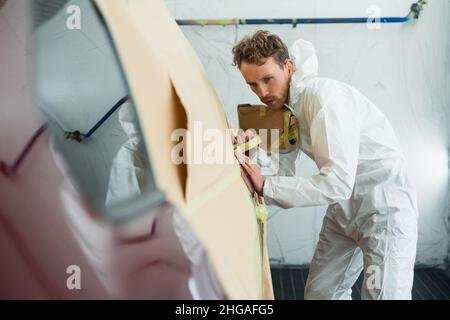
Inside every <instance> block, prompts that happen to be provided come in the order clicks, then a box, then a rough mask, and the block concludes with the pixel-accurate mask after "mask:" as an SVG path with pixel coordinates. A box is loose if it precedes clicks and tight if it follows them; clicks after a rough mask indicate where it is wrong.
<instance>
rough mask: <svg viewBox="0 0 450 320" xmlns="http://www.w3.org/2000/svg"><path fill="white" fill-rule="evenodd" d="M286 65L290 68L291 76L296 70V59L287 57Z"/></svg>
mask: <svg viewBox="0 0 450 320" xmlns="http://www.w3.org/2000/svg"><path fill="white" fill-rule="evenodd" d="M285 66H286V68H287V70H288V73H289V76H292V74H293V73H294V72H295V63H294V61H292V59H286V62H285Z"/></svg>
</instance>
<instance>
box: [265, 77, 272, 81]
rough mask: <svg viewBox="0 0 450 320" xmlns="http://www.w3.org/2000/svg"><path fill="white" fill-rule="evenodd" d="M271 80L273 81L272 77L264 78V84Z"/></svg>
mask: <svg viewBox="0 0 450 320" xmlns="http://www.w3.org/2000/svg"><path fill="white" fill-rule="evenodd" d="M270 80H272V77H268V78H264V82H269V81H270Z"/></svg>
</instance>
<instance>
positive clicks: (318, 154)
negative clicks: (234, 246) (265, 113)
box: [256, 39, 418, 299]
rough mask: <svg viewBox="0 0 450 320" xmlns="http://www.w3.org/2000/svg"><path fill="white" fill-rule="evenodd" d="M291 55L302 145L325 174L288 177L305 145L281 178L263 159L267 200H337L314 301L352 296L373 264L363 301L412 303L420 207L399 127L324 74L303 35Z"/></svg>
mask: <svg viewBox="0 0 450 320" xmlns="http://www.w3.org/2000/svg"><path fill="white" fill-rule="evenodd" d="M291 57H292V58H293V60H294V62H295V65H296V71H295V73H294V74H293V77H292V81H291V84H290V94H289V96H290V102H289V105H287V107H288V108H289V109H291V111H292V112H293V113H294V114H295V115H296V117H297V120H298V124H299V132H300V143H299V148H300V149H301V151H303V152H304V153H305V154H307V155H308V156H309V157H310V158H311V159H312V160H314V161H315V163H316V164H317V167H318V168H319V174H317V175H314V176H312V177H310V178H308V179H307V178H302V177H298V176H289V175H292V174H294V173H295V158H296V157H297V156H298V154H299V150H298V148H297V149H294V150H293V151H292V152H290V153H289V154H288V155H281V159H282V160H283V157H284V159H286V158H288V161H280V171H278V173H277V175H276V176H271V175H269V176H267V175H266V174H270V171H271V170H270V167H271V164H270V161H267V156H266V159H263V157H262V153H261V152H258V153H257V154H259V156H258V157H257V158H256V161H257V163H258V164H259V165H260V166H261V167H262V171H261V172H262V173H263V174H264V175H266V180H265V184H264V190H263V192H264V197H265V200H266V203H267V204H270V205H277V206H279V207H281V208H292V207H306V206H317V205H329V207H328V210H327V213H326V215H325V217H324V220H323V226H322V230H321V233H320V239H319V242H318V244H317V247H316V251H315V254H314V258H313V260H312V263H311V266H310V271H309V276H308V280H307V283H306V288H305V298H306V299H351V288H352V286H353V284H354V283H355V281H356V280H357V278H358V276H359V274H360V272H361V271H362V269H363V266H364V283H363V288H362V298H363V299H411V290H412V284H413V274H414V262H415V255H416V243H417V215H418V211H417V204H416V193H415V189H414V187H413V185H412V183H411V181H410V180H409V177H408V174H407V171H406V162H405V159H404V157H403V155H402V152H401V151H400V147H399V143H398V141H397V138H396V136H395V134H394V131H393V129H392V127H391V125H390V123H389V121H388V120H387V119H386V117H385V116H384V115H383V114H382V113H381V112H380V111H379V110H378V108H377V107H376V106H375V105H374V104H373V103H372V102H370V101H369V100H368V99H367V98H366V97H365V96H364V95H362V94H361V93H360V92H358V91H357V90H356V89H354V88H352V87H350V86H349V85H346V84H344V83H342V82H339V81H335V80H331V79H324V78H318V77H317V72H318V62H317V57H316V54H315V49H314V47H313V45H312V44H311V43H309V42H307V41H304V40H301V39H300V40H297V41H296V42H295V43H294V45H293V47H292V49H291ZM289 158H290V159H289ZM272 167H273V165H272ZM280 172H281V173H280ZM272 174H273V172H272ZM286 175H287V176H286Z"/></svg>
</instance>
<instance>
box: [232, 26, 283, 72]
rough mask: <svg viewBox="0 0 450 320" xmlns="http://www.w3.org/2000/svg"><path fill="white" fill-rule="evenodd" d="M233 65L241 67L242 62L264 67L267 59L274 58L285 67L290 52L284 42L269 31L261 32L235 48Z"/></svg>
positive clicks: (239, 43) (247, 38)
mask: <svg viewBox="0 0 450 320" xmlns="http://www.w3.org/2000/svg"><path fill="white" fill-rule="evenodd" d="M232 52H233V65H234V66H237V67H238V68H240V67H241V63H242V62H246V63H254V64H257V65H259V66H260V65H263V64H264V63H265V61H266V59H267V58H269V57H273V58H274V59H275V61H276V63H277V64H278V65H279V66H280V67H283V64H284V62H285V61H286V59H289V51H288V48H287V47H286V45H285V44H284V42H283V40H281V38H280V37H279V36H277V35H275V34H272V33H270V32H269V31H263V30H259V31H257V32H255V34H253V35H252V36H246V37H245V38H243V39H242V40H241V41H239V42H238V43H237V44H236V45H235V46H234V47H233V51H232Z"/></svg>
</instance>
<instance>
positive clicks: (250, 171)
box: [234, 152, 265, 196]
mask: <svg viewBox="0 0 450 320" xmlns="http://www.w3.org/2000/svg"><path fill="white" fill-rule="evenodd" d="M234 154H235V156H236V159H237V160H238V161H239V163H240V164H241V175H242V169H243V170H244V173H245V174H246V177H247V178H248V180H250V182H251V184H252V186H253V188H254V189H253V190H254V191H256V192H257V193H258V194H259V195H260V196H262V195H263V190H264V181H265V179H264V177H263V176H262V175H261V170H260V169H259V167H258V166H257V165H256V164H253V163H252V162H251V160H250V158H249V157H246V156H245V155H243V154H242V153H240V152H235V153H234ZM244 181H245V179H244ZM246 184H247V181H246ZM247 187H248V184H247ZM249 191H250V192H251V189H250V188H249Z"/></svg>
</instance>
